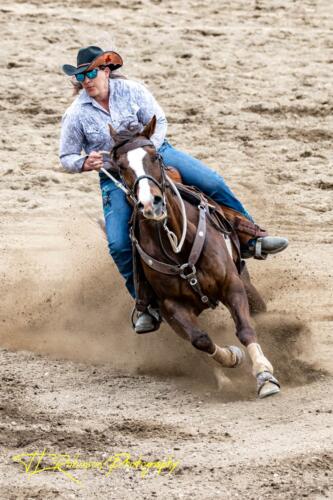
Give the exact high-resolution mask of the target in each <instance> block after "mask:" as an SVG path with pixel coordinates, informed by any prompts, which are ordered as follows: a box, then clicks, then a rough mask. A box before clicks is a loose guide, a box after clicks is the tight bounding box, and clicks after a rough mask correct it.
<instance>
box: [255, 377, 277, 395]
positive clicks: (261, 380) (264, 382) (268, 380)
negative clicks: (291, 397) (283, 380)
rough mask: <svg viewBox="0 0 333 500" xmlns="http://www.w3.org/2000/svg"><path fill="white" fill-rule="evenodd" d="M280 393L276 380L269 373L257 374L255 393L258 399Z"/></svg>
mask: <svg viewBox="0 0 333 500" xmlns="http://www.w3.org/2000/svg"><path fill="white" fill-rule="evenodd" d="M279 392H280V384H279V382H278V380H277V379H276V378H275V377H274V376H273V375H272V374H271V373H270V372H266V371H264V372H261V373H258V374H257V393H258V397H259V399H263V398H267V397H268V396H273V394H278V393H279Z"/></svg>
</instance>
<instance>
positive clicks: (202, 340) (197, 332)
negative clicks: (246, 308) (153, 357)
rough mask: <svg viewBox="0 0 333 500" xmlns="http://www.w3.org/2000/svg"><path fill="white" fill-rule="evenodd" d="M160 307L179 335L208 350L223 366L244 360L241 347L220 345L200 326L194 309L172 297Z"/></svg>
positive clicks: (234, 364)
mask: <svg viewBox="0 0 333 500" xmlns="http://www.w3.org/2000/svg"><path fill="white" fill-rule="evenodd" d="M160 309H161V313H162V316H163V318H164V319H165V320H166V321H167V323H169V325H170V326H171V328H172V329H173V330H174V331H175V332H176V333H177V334H178V335H180V336H181V337H182V338H184V339H185V340H189V341H190V342H191V344H192V345H193V347H195V348H196V349H199V350H200V351H203V352H206V353H207V354H208V356H210V357H212V358H213V359H214V360H215V361H217V362H218V363H219V364H221V365H222V366H224V367H228V368H233V367H235V366H238V365H239V364H240V363H241V362H242V361H243V360H244V353H243V351H242V350H241V349H239V347H236V346H225V347H220V346H218V345H217V344H215V343H214V342H213V341H212V339H211V338H210V337H209V335H208V334H207V333H206V332H205V331H203V330H202V329H201V328H200V327H199V325H198V319H197V316H196V315H195V313H194V311H193V310H191V309H187V308H186V307H184V306H183V305H180V304H179V303H178V302H176V301H171V300H170V299H167V300H165V301H164V302H163V303H162V304H161V308H160Z"/></svg>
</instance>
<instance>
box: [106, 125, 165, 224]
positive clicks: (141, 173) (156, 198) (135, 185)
mask: <svg viewBox="0 0 333 500" xmlns="http://www.w3.org/2000/svg"><path fill="white" fill-rule="evenodd" d="M155 127H156V117H155V116H153V117H152V119H151V120H150V122H149V123H148V124H147V125H146V126H145V127H144V129H143V130H140V131H139V130H138V129H135V130H124V131H120V132H117V131H115V130H114V129H113V128H112V126H111V125H109V128H110V134H111V137H112V139H113V141H114V146H113V148H112V151H111V160H112V163H113V165H114V167H115V168H116V169H117V171H118V174H119V176H120V178H121V180H122V182H123V184H124V185H125V187H126V188H127V189H128V191H129V193H130V196H131V198H132V200H133V201H134V202H135V204H136V206H137V208H138V209H139V211H140V212H141V213H142V214H143V216H144V217H145V218H146V219H151V220H155V221H163V220H164V219H165V218H166V217H167V214H166V203H165V195H164V188H165V186H164V182H165V174H164V171H163V165H162V162H161V159H160V156H159V155H158V153H157V152H156V149H155V146H154V144H153V143H152V142H151V140H150V138H151V136H152V135H153V133H154V131H155Z"/></svg>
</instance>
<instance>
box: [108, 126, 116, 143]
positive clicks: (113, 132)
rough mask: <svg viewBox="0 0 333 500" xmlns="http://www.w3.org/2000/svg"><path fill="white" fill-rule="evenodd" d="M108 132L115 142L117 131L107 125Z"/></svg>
mask: <svg viewBox="0 0 333 500" xmlns="http://www.w3.org/2000/svg"><path fill="white" fill-rule="evenodd" d="M109 130H110V135H111V137H112V139H113V140H114V141H115V138H116V135H117V131H116V130H115V129H114V128H113V127H112V125H111V123H109Z"/></svg>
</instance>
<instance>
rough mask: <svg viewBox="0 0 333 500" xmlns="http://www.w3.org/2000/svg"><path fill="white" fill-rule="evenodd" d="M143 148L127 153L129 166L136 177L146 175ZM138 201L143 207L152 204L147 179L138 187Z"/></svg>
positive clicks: (140, 182)
mask: <svg viewBox="0 0 333 500" xmlns="http://www.w3.org/2000/svg"><path fill="white" fill-rule="evenodd" d="M146 154H147V153H146V151H145V150H144V149H143V148H137V149H133V150H132V151H129V152H128V153H127V159H128V163H129V166H130V167H131V169H132V170H134V172H135V175H136V177H137V178H138V177H140V176H141V175H146V172H145V171H144V168H143V158H144V157H145V155H146ZM138 200H139V201H140V202H141V203H142V204H143V205H144V206H145V205H146V204H147V203H152V202H153V196H152V194H151V191H150V186H149V182H148V179H142V180H141V181H139V185H138Z"/></svg>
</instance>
